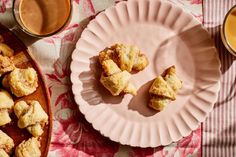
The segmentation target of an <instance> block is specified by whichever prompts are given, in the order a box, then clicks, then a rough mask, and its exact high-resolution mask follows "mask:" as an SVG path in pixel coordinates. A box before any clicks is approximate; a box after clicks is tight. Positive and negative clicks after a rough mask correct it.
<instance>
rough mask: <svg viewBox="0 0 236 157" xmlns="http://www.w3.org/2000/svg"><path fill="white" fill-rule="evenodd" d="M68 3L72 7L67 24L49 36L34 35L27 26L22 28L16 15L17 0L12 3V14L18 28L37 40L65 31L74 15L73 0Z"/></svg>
mask: <svg viewBox="0 0 236 157" xmlns="http://www.w3.org/2000/svg"><path fill="white" fill-rule="evenodd" d="M68 1H69V2H70V5H69V6H70V12H69V15H68V17H67V19H66V21H65V23H64V24H63V25H62V26H61V27H60V28H58V29H57V30H56V31H54V32H52V33H49V34H42V35H40V34H34V33H32V32H30V31H29V30H28V29H27V28H26V27H25V26H22V25H21V24H20V23H19V22H18V20H17V18H16V15H15V11H14V9H15V2H16V0H13V2H12V14H13V17H14V20H15V22H16V24H17V26H18V27H19V28H20V29H21V30H22V31H23V32H25V33H26V34H28V35H30V36H33V37H37V38H44V37H50V36H52V35H55V34H57V33H59V32H60V31H61V30H63V29H64V28H65V27H66V25H67V24H68V22H69V21H70V19H71V15H72V10H73V5H72V0H68ZM22 24H23V23H22Z"/></svg>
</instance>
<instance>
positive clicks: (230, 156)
mask: <svg viewBox="0 0 236 157" xmlns="http://www.w3.org/2000/svg"><path fill="white" fill-rule="evenodd" d="M233 5H236V0H203V19H204V21H203V24H204V25H205V27H207V28H208V30H209V32H210V34H211V36H212V38H214V40H215V45H216V48H217V49H218V52H219V57H220V60H221V66H222V67H221V71H222V77H221V90H220V93H219V97H218V101H217V103H216V104H215V106H214V110H213V112H211V114H210V116H209V117H208V118H207V120H206V121H205V122H204V123H203V127H202V131H203V132H202V137H203V138H202V139H203V140H202V155H203V156H205V157H217V156H218V157H236V61H235V60H236V57H233V56H232V55H231V54H230V53H229V52H227V50H226V49H225V47H224V45H223V43H222V41H221V37H220V27H221V24H222V23H223V20H224V16H225V14H226V13H227V11H228V10H229V9H230V8H231V7H232V6H233ZM235 29H236V28H235Z"/></svg>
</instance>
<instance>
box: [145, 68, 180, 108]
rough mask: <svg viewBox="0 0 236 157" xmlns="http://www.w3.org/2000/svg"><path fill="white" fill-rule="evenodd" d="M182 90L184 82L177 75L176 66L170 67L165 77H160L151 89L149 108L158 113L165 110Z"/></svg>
mask: <svg viewBox="0 0 236 157" xmlns="http://www.w3.org/2000/svg"><path fill="white" fill-rule="evenodd" d="M181 88H182V81H181V80H180V79H179V77H178V76H177V75H176V69H175V66H171V67H169V68H168V69H167V70H166V74H165V76H164V77H162V76H158V77H157V78H156V79H155V80H154V82H153V84H152V86H151V88H150V89H149V94H150V100H149V106H150V107H151V108H153V109H155V110H158V111H161V110H163V109H164V108H165V107H166V105H167V104H169V103H170V102H171V101H174V100H175V99H176V95H177V93H178V91H179V90H180V89H181Z"/></svg>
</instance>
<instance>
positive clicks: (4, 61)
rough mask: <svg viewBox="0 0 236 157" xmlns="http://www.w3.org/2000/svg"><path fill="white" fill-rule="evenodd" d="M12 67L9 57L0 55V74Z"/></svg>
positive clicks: (13, 67) (12, 68)
mask: <svg viewBox="0 0 236 157" xmlns="http://www.w3.org/2000/svg"><path fill="white" fill-rule="evenodd" d="M14 69H15V66H14V63H13V61H12V60H11V58H9V57H8V56H2V55H0V76H1V75H3V74H5V73H7V72H10V71H12V70H14Z"/></svg>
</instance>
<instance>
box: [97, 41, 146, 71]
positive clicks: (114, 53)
mask: <svg viewBox="0 0 236 157" xmlns="http://www.w3.org/2000/svg"><path fill="white" fill-rule="evenodd" d="M108 59H111V60H113V61H114V62H115V63H116V64H117V65H118V66H119V68H120V69H121V70H122V71H124V70H126V71H128V72H131V71H132V70H135V71H141V70H143V69H144V68H145V67H146V66H147V65H148V59H147V57H146V56H145V55H144V54H142V53H141V51H140V50H139V49H138V48H137V47H135V46H130V45H124V44H115V45H113V46H111V47H110V48H107V49H105V50H103V51H102V52H100V53H99V61H100V63H101V64H102V62H103V61H104V60H108Z"/></svg>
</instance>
